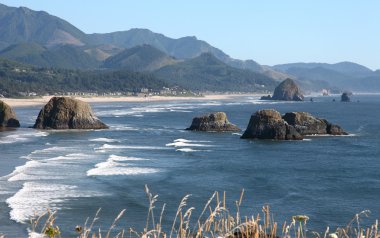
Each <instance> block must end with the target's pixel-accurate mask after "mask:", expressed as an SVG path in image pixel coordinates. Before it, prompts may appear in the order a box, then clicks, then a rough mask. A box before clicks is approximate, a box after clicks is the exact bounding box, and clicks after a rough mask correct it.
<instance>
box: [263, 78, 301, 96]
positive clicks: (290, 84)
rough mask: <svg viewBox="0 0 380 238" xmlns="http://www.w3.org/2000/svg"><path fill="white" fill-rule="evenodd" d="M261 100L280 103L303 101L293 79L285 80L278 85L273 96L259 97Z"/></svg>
mask: <svg viewBox="0 0 380 238" xmlns="http://www.w3.org/2000/svg"><path fill="white" fill-rule="evenodd" d="M261 99H262V100H280V101H303V100H304V96H303V95H302V93H301V90H300V89H299V87H298V85H297V84H296V83H295V82H294V81H293V79H290V78H287V79H285V80H284V81H283V82H282V83H280V84H279V85H278V86H277V87H276V88H275V90H274V93H273V96H272V97H269V96H264V97H261Z"/></svg>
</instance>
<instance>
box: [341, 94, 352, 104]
mask: <svg viewBox="0 0 380 238" xmlns="http://www.w3.org/2000/svg"><path fill="white" fill-rule="evenodd" d="M351 95H352V93H350V92H344V93H342V96H341V99H340V101H341V102H350V101H351V98H350V96H351Z"/></svg>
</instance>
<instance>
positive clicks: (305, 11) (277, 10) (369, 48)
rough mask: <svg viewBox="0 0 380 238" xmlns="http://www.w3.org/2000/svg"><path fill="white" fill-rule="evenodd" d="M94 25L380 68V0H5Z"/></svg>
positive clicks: (266, 57) (246, 51) (259, 57)
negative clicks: (139, 30)
mask: <svg viewBox="0 0 380 238" xmlns="http://www.w3.org/2000/svg"><path fill="white" fill-rule="evenodd" d="M0 2H1V3H3V4H5V5H8V6H15V7H19V6H26V7H28V8H31V9H33V10H43V11H46V12H48V13H50V14H52V15H55V16H58V17H60V18H63V19H65V20H67V21H68V22H70V23H71V24H73V25H75V26H76V27H78V28H79V29H80V30H82V31H84V32H86V33H108V32H113V31H123V30H129V29H131V28H146V29H150V30H152V31H154V32H157V33H162V34H164V35H166V36H168V37H171V38H180V37H184V36H196V37H197V38H198V39H201V40H204V41H207V42H208V43H210V44H211V45H213V46H215V47H217V48H219V49H221V50H223V51H224V52H225V53H227V54H228V55H230V56H231V57H233V58H237V59H253V60H255V61H257V62H258V63H260V64H264V65H275V64H283V63H294V62H325V63H337V62H341V61H351V62H356V63H359V64H362V65H365V66H367V67H369V68H371V69H373V70H375V69H380V1H379V0H361V1H359V0H286V1H284V0H265V1H263V0H234V1H232V0H191V1H190V0H188V1H184V0H182V1H181V0H178V1H174V0H138V1H137V0H135V1H129V0H107V1H104V0H103V1H101V0H53V1H52V0H0Z"/></svg>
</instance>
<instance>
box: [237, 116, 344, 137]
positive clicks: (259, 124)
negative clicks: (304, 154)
mask: <svg viewBox="0 0 380 238" xmlns="http://www.w3.org/2000/svg"><path fill="white" fill-rule="evenodd" d="M324 134H330V135H347V132H345V131H344V130H343V129H342V128H341V127H340V126H338V125H334V124H331V123H330V122H328V121H327V120H325V119H320V118H317V117H314V116H312V115H311V114H309V113H307V112H288V113H286V114H285V115H284V116H281V114H280V113H279V112H278V111H276V110H273V109H266V110H260V111H257V112H256V113H255V114H253V115H252V116H251V118H250V120H249V123H248V126H247V129H246V130H245V132H244V134H243V135H242V136H241V138H242V139H272V140H302V139H303V137H304V136H307V135H324Z"/></svg>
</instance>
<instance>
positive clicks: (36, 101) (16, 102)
mask: <svg viewBox="0 0 380 238" xmlns="http://www.w3.org/2000/svg"><path fill="white" fill-rule="evenodd" d="M244 96H262V95H259V94H217V95H216V94H215V95H205V96H202V97H171V96H151V97H146V98H145V97H134V96H128V97H127V96H126V97H101V96H99V97H74V98H76V99H79V100H82V101H85V102H88V103H96V102H158V101H187V100H199V101H202V100H203V101H204V100H228V99H234V98H237V97H244ZM52 97H53V96H44V97H41V98H25V99H14V98H2V99H1V100H2V101H4V102H5V103H7V104H8V105H10V106H12V107H28V106H39V105H44V104H46V103H47V102H48V101H49V100H50V98H52Z"/></svg>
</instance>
